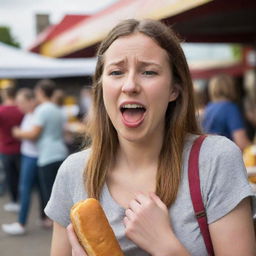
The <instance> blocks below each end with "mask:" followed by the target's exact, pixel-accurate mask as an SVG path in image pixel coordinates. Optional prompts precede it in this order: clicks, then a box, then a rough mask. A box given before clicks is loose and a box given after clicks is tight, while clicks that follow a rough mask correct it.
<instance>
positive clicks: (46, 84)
mask: <svg viewBox="0 0 256 256" xmlns="http://www.w3.org/2000/svg"><path fill="white" fill-rule="evenodd" d="M35 88H36V89H40V90H41V91H42V92H43V94H44V95H45V96H46V97H47V98H48V99H50V98H51V97H52V95H53V93H54V91H55V90H56V84H55V82H54V81H53V80H49V79H43V80H40V81H38V82H37V84H36V86H35Z"/></svg>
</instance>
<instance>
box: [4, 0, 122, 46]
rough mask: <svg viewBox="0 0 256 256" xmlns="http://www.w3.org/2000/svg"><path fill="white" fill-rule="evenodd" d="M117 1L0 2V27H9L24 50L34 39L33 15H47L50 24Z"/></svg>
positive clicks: (42, 0) (48, 0) (33, 0)
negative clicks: (68, 15)
mask: <svg viewBox="0 0 256 256" xmlns="http://www.w3.org/2000/svg"><path fill="white" fill-rule="evenodd" d="M115 2H117V0H0V26H9V27H10V28H11V33H12V35H13V36H14V38H16V40H17V41H18V42H19V43H20V44H21V47H22V48H24V49H27V48H29V46H31V45H32V43H33V41H34V40H35V38H36V24H35V14H49V15H50V22H51V23H52V24H55V23H58V22H59V21H60V20H61V19H62V18H63V16H64V15H65V14H93V13H96V12H98V11H100V10H102V9H104V8H106V7H107V6H109V5H111V4H113V3H115Z"/></svg>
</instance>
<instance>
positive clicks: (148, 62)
mask: <svg viewBox="0 0 256 256" xmlns="http://www.w3.org/2000/svg"><path fill="white" fill-rule="evenodd" d="M125 62H126V60H117V61H112V62H110V63H109V64H107V65H106V66H107V67H109V66H118V65H123V64H124V63H125ZM138 62H139V63H140V64H141V65H142V66H150V65H154V66H157V67H162V66H161V65H160V64H158V63H155V62H152V61H138Z"/></svg>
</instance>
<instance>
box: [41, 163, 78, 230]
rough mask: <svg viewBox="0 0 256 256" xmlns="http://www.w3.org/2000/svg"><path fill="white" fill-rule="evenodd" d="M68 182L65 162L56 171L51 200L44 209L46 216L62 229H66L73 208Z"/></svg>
mask: <svg viewBox="0 0 256 256" xmlns="http://www.w3.org/2000/svg"><path fill="white" fill-rule="evenodd" d="M69 181H70V177H69V172H68V168H67V160H65V161H64V162H63V164H62V165H61V166H60V168H59V170H58V173H57V176H56V179H55V182H54V185H53V189H52V193H51V198H50V200H49V201H48V203H47V205H46V208H45V213H46V215H47V216H48V217H49V218H50V219H52V220H53V221H55V222H57V223H59V224H60V225H61V226H63V227H67V226H68V224H69V223H70V217H69V213H70V209H71V207H72V206H73V200H72V196H71V192H70V184H69Z"/></svg>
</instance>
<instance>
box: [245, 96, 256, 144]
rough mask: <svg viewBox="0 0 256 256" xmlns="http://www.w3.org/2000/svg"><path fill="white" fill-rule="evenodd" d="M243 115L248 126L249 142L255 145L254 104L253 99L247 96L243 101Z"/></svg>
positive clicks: (255, 122) (255, 123)
mask: <svg viewBox="0 0 256 256" xmlns="http://www.w3.org/2000/svg"><path fill="white" fill-rule="evenodd" d="M243 106H244V114H245V117H246V119H247V121H248V123H249V125H250V127H248V129H247V133H248V134H249V135H250V138H251V141H253V143H254V144H256V136H255V135H256V103H255V99H253V98H252V97H250V95H247V96H246V97H245V98H244V100H243Z"/></svg>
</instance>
